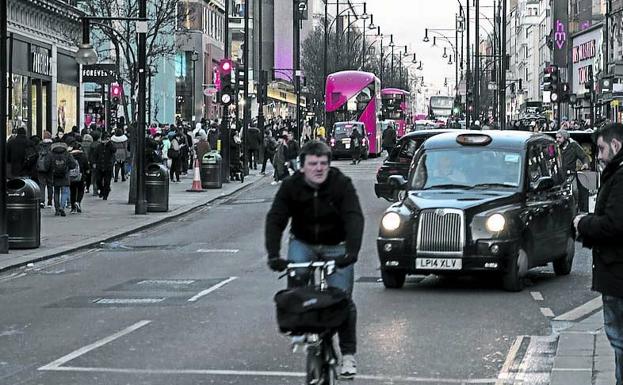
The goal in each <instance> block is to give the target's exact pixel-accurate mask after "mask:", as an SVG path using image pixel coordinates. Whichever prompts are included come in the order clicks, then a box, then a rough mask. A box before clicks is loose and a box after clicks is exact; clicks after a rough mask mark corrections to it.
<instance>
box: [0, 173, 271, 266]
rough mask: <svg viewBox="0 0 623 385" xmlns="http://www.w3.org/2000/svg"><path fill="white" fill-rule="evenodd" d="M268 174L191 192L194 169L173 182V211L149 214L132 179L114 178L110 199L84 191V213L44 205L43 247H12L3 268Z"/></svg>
mask: <svg viewBox="0 0 623 385" xmlns="http://www.w3.org/2000/svg"><path fill="white" fill-rule="evenodd" d="M267 171H269V170H267ZM270 171H272V169H271V170H270ZM267 175H268V173H267ZM263 178H264V176H263V175H260V174H259V171H258V170H250V174H249V175H248V176H245V178H244V183H240V182H239V181H232V182H230V183H223V188H220V189H207V190H204V192H187V191H186V190H188V189H190V188H191V186H192V180H193V172H192V170H189V171H188V175H186V176H182V179H181V183H170V184H169V211H168V212H165V213H151V212H149V213H147V215H135V214H134V205H133V204H132V205H129V204H128V189H129V186H130V182H129V179H128V180H126V181H125V182H121V180H119V182H117V183H114V182H112V183H111V189H112V191H111V193H110V196H109V197H108V200H106V201H105V200H102V199H101V198H98V197H96V196H93V195H92V193H91V192H89V193H85V194H84V199H83V200H82V213H81V214H70V213H69V209H67V210H66V212H67V216H66V217H60V216H58V217H57V216H54V209H53V208H50V207H45V208H43V209H41V246H40V247H39V248H37V249H25V250H9V254H0V271H3V270H7V269H10V268H15V267H19V266H23V265H26V264H28V263H31V262H37V261H41V260H44V259H48V258H51V257H54V256H59V255H63V254H67V253H70V252H72V251H75V250H77V249H83V248H92V247H93V246H95V245H97V244H99V243H100V242H105V241H108V240H111V239H114V238H118V237H120V236H123V235H126V234H129V233H132V232H135V231H138V230H140V229H143V228H146V227H149V226H153V225H155V224H158V223H160V222H164V221H166V220H167V219H170V218H173V217H176V216H179V215H182V214H185V213H187V212H190V211H192V210H193V209H195V208H197V207H200V206H203V205H205V204H207V203H209V202H211V201H214V200H216V199H218V198H221V197H226V196H229V195H232V194H233V193H235V192H237V191H239V190H241V189H243V188H245V187H247V186H250V185H252V184H254V183H256V182H258V181H260V180H262V179H263Z"/></svg>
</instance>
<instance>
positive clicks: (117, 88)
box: [110, 83, 122, 104]
mask: <svg viewBox="0 0 623 385" xmlns="http://www.w3.org/2000/svg"><path fill="white" fill-rule="evenodd" d="M121 93H122V88H121V85H119V84H118V83H114V84H111V85H110V100H111V101H112V102H113V103H115V104H119V101H120V100H121Z"/></svg>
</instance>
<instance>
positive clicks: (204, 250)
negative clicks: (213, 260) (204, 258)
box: [197, 249, 240, 253]
mask: <svg viewBox="0 0 623 385" xmlns="http://www.w3.org/2000/svg"><path fill="white" fill-rule="evenodd" d="M239 251H240V250H239V249H199V250H197V253H237V252H239Z"/></svg>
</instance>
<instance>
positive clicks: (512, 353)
mask: <svg viewBox="0 0 623 385" xmlns="http://www.w3.org/2000/svg"><path fill="white" fill-rule="evenodd" d="M525 338H526V336H518V337H517V338H515V342H513V344H512V345H511V348H510V349H509V350H508V354H507V355H506V360H505V361H504V365H502V369H501V370H500V373H499V374H498V380H497V381H496V382H495V384H496V385H503V384H505V383H506V380H508V379H509V376H510V370H511V367H512V365H513V364H514V363H515V360H516V359H517V353H518V352H519V349H520V348H521V344H522V343H523V341H524V339H525Z"/></svg>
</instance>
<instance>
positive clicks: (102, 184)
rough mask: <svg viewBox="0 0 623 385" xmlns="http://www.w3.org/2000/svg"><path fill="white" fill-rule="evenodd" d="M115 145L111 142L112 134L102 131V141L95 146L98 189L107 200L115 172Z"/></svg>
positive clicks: (94, 159) (100, 194)
mask: <svg viewBox="0 0 623 385" xmlns="http://www.w3.org/2000/svg"><path fill="white" fill-rule="evenodd" d="M115 151H116V150H115V147H114V146H113V144H112V143H111V142H110V135H109V134H108V133H107V132H103V133H102V138H101V141H100V142H99V143H98V144H97V147H95V150H94V154H93V162H94V166H93V167H94V169H95V173H96V178H95V179H96V180H97V189H98V190H99V197H100V198H102V199H104V200H107V199H108V195H109V194H110V180H111V179H112V174H113V165H114V163H115Z"/></svg>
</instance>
